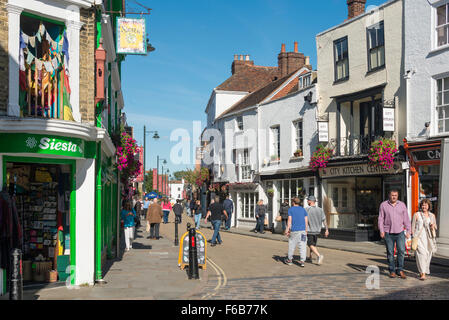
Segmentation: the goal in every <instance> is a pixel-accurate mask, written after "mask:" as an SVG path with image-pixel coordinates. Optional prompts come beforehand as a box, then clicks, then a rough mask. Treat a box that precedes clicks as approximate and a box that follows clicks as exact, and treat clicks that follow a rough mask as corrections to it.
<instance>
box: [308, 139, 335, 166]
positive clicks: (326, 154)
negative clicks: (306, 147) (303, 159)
mask: <svg viewBox="0 0 449 320" xmlns="http://www.w3.org/2000/svg"><path fill="white" fill-rule="evenodd" d="M333 152H334V150H332V149H331V148H329V147H326V146H325V145H323V144H319V145H318V146H317V147H316V150H315V152H314V153H313V154H312V157H311V158H310V164H309V166H310V168H311V169H312V170H313V171H316V170H318V169H319V168H326V166H327V163H328V162H329V159H330V158H331V157H332V154H333Z"/></svg>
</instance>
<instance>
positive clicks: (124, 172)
mask: <svg viewBox="0 0 449 320" xmlns="http://www.w3.org/2000/svg"><path fill="white" fill-rule="evenodd" d="M136 152H137V143H136V140H134V139H133V138H131V137H130V136H129V135H128V134H127V133H126V132H122V134H121V135H120V145H119V147H117V169H118V170H119V171H120V173H121V176H122V181H128V180H129V179H133V178H135V177H137V176H138V175H139V174H140V167H141V163H140V161H138V160H136V159H135V158H134V154H135V153H136Z"/></svg>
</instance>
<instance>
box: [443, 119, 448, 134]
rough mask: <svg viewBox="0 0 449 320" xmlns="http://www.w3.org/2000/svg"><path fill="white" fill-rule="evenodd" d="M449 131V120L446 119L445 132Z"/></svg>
mask: <svg viewBox="0 0 449 320" xmlns="http://www.w3.org/2000/svg"><path fill="white" fill-rule="evenodd" d="M447 131H449V119H446V125H445V127H444V132H447Z"/></svg>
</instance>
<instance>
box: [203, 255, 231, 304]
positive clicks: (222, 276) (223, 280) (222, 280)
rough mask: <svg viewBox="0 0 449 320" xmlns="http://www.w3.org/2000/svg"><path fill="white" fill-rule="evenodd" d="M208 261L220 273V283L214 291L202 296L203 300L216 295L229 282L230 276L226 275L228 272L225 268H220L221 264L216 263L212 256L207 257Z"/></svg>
mask: <svg viewBox="0 0 449 320" xmlns="http://www.w3.org/2000/svg"><path fill="white" fill-rule="evenodd" d="M207 261H209V264H210V265H211V266H212V268H214V270H215V272H216V273H217V275H218V284H217V286H216V287H215V288H214V290H213V291H212V292H210V293H208V294H206V295H204V296H203V297H202V298H201V299H202V300H207V299H209V298H212V297H213V296H214V295H216V294H217V292H218V290H219V289H220V288H222V287H225V286H226V284H227V283H228V278H227V277H226V273H225V272H224V271H223V269H222V268H220V266H219V265H218V264H216V263H215V262H213V261H212V260H211V259H210V258H207Z"/></svg>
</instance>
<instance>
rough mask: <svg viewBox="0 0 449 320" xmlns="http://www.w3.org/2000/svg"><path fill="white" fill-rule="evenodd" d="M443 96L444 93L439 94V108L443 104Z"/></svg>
mask: <svg viewBox="0 0 449 320" xmlns="http://www.w3.org/2000/svg"><path fill="white" fill-rule="evenodd" d="M442 99H443V94H442V93H438V94H437V106H441V105H442V104H443V100H442Z"/></svg>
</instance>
